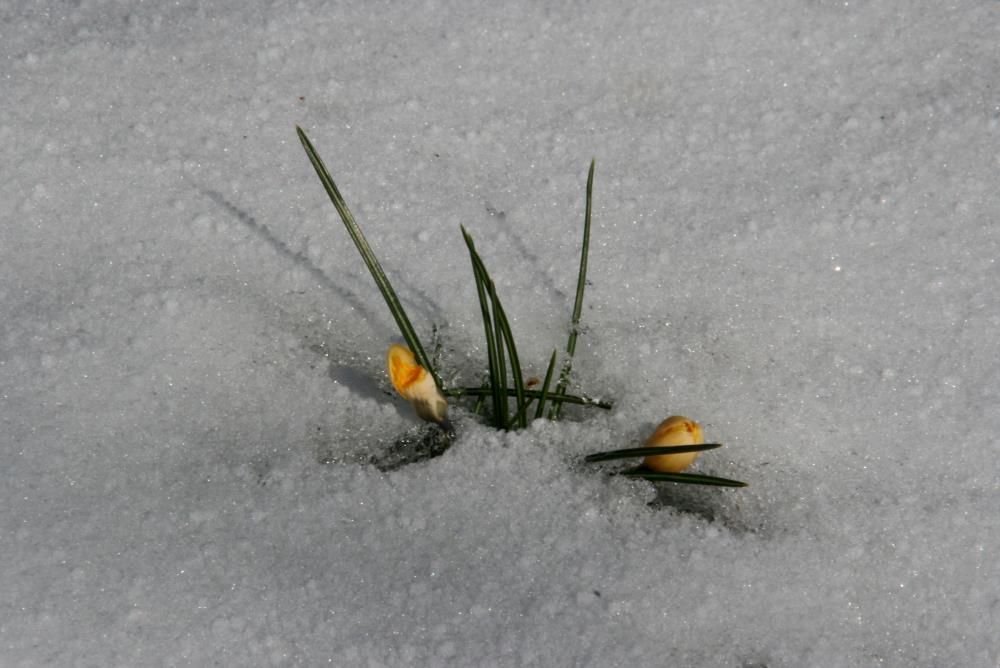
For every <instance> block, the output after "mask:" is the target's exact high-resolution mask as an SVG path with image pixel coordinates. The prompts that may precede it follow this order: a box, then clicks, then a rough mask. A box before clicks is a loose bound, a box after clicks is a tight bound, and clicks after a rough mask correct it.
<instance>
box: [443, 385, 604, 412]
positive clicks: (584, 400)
mask: <svg viewBox="0 0 1000 668" xmlns="http://www.w3.org/2000/svg"><path fill="white" fill-rule="evenodd" d="M441 393H442V394H444V395H445V396H446V397H481V396H483V395H487V396H489V395H490V394H491V393H492V389H491V388H489V387H451V388H447V389H444V390H441ZM507 394H508V395H513V394H514V390H508V391H507ZM541 394H542V393H541V392H540V391H538V390H525V391H524V396H525V397H526V398H529V399H537V398H539V397H540V396H541ZM548 397H549V401H555V400H556V399H558V400H559V401H561V402H563V403H566V404H577V405H580V406H593V407H594V408H603V409H605V410H608V409H610V408H614V404H612V403H611V402H610V401H604V400H602V399H594V398H592V397H582V396H579V395H575V394H554V393H552V392H549V395H548Z"/></svg>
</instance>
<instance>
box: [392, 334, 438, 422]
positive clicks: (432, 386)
mask: <svg viewBox="0 0 1000 668" xmlns="http://www.w3.org/2000/svg"><path fill="white" fill-rule="evenodd" d="M387 365H388V367H389V378H390V379H392V385H393V387H395V388H396V391H397V392H399V393H400V394H401V395H402V396H403V398H404V399H406V400H407V401H409V402H410V403H411V404H413V408H414V410H416V411H417V415H418V416H420V418H421V419H422V420H427V421H428V422H437V423H439V424H440V423H443V422H444V421H445V419H446V418H447V417H448V402H447V401H445V398H444V397H443V396H442V395H441V391H440V390H439V389H438V386H437V384H436V383H435V382H434V377H433V376H431V374H430V373H428V371H427V369H425V368H424V367H422V366H420V365H419V364H417V360H416V358H414V356H413V353H412V352H411V351H410V349H409V348H407V347H406V346H401V345H398V344H395V343H394V344H392V345H391V346H389V353H388V355H387Z"/></svg>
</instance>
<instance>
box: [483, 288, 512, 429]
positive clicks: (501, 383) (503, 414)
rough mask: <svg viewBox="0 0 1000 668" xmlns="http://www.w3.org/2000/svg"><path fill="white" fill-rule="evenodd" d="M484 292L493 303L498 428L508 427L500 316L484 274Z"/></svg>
mask: <svg viewBox="0 0 1000 668" xmlns="http://www.w3.org/2000/svg"><path fill="white" fill-rule="evenodd" d="M486 281H487V283H486V294H487V295H490V296H491V298H490V304H492V305H493V338H494V339H495V340H496V342H497V367H498V371H497V377H496V381H497V383H498V387H499V389H500V428H501V429H509V428H510V415H509V413H508V411H509V402H508V401H507V360H506V357H505V355H504V352H503V348H504V347H503V330H502V329H501V328H500V318H498V317H497V305H496V302H495V301H493V299H492V295H495V294H496V289H495V288H494V287H493V281H492V280H491V279H490V277H489V276H486Z"/></svg>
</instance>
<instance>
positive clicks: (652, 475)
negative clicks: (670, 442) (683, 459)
mask: <svg viewBox="0 0 1000 668" xmlns="http://www.w3.org/2000/svg"><path fill="white" fill-rule="evenodd" d="M618 475H623V476H625V477H626V478H643V479H645V480H651V481H654V482H659V481H666V482H680V483H684V484H686V485H709V486H712V487H746V486H747V483H745V482H740V481H739V480H730V479H728V478H716V477H715V476H710V475H699V474H697V473H660V472H659V471H643V470H636V471H624V472H622V473H619V474H618Z"/></svg>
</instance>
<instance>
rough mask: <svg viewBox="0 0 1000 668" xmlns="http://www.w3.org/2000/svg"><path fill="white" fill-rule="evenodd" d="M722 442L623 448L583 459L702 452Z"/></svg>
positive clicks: (597, 453) (599, 460)
mask: <svg viewBox="0 0 1000 668" xmlns="http://www.w3.org/2000/svg"><path fill="white" fill-rule="evenodd" d="M721 447H722V443H699V444H697V445H665V446H655V447H649V448H626V449H624V450H610V451H608V452H595V453H594V454H592V455H587V456H586V457H585V458H584V459H583V461H585V462H588V463H591V464H592V463H594V462H609V461H612V460H614V459H629V458H631V457H645V456H647V455H678V454H681V453H684V452H704V451H705V450H715V449H716V448H721Z"/></svg>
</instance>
